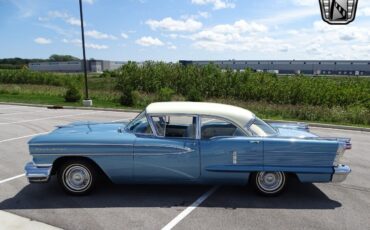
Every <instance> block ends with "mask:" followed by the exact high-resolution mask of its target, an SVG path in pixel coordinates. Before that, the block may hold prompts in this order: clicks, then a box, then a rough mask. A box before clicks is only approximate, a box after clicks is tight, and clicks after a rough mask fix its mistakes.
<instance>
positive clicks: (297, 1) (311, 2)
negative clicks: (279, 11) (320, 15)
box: [291, 0, 319, 6]
mask: <svg viewBox="0 0 370 230" xmlns="http://www.w3.org/2000/svg"><path fill="white" fill-rule="evenodd" d="M291 2H292V3H293V4H294V5H297V6H319V2H318V1H317V0H291Z"/></svg>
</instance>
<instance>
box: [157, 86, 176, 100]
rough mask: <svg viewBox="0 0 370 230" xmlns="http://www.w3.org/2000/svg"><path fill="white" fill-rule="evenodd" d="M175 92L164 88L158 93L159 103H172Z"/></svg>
mask: <svg viewBox="0 0 370 230" xmlns="http://www.w3.org/2000/svg"><path fill="white" fill-rule="evenodd" d="M174 94H175V91H174V90H173V89H171V88H168V87H164V88H161V89H160V90H159V92H158V93H157V101H171V99H172V97H173V95H174Z"/></svg>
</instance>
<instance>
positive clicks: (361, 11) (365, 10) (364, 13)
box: [357, 7, 370, 17]
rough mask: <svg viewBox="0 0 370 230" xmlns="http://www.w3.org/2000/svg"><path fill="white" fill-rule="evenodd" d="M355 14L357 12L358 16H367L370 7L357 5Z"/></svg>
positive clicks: (369, 14)
mask: <svg viewBox="0 0 370 230" xmlns="http://www.w3.org/2000/svg"><path fill="white" fill-rule="evenodd" d="M357 14H358V16H365V17H369V16H370V7H359V9H358V12H357Z"/></svg>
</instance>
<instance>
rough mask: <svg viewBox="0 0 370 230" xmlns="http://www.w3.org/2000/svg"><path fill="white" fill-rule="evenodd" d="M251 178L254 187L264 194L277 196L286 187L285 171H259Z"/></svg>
mask: <svg viewBox="0 0 370 230" xmlns="http://www.w3.org/2000/svg"><path fill="white" fill-rule="evenodd" d="M250 179H251V181H250V182H251V184H252V186H253V187H254V189H255V190H256V191H257V192H258V193H259V194H261V195H264V196H277V195H279V194H280V193H281V192H282V191H283V190H284V189H285V187H286V175H285V173H284V172H257V173H253V174H252V176H251V178H250Z"/></svg>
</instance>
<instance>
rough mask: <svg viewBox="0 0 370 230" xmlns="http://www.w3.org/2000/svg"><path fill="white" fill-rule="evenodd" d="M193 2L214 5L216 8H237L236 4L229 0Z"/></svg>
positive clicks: (194, 1) (199, 0)
mask: <svg viewBox="0 0 370 230" xmlns="http://www.w3.org/2000/svg"><path fill="white" fill-rule="evenodd" d="M191 3H193V4H196V5H208V4H210V5H213V9H214V10H220V9H225V8H235V4H234V3H233V2H231V1H229V0H191Z"/></svg>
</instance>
